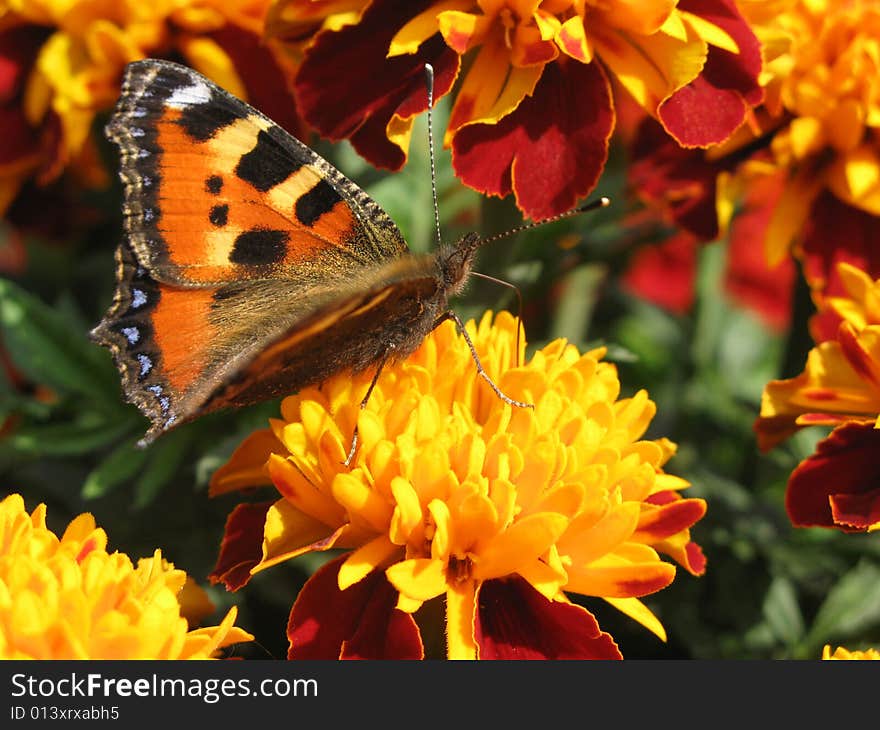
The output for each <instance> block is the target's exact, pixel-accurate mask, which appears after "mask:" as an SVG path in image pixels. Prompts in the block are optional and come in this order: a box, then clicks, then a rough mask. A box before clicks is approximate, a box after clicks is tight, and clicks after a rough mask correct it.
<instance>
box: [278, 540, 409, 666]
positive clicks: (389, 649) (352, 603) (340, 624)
mask: <svg viewBox="0 0 880 730" xmlns="http://www.w3.org/2000/svg"><path fill="white" fill-rule="evenodd" d="M347 557H348V555H341V556H339V557H338V558H336V559H335V560H331V561H330V562H329V563H327V564H326V565H324V566H323V567H322V568H321V569H320V570H318V571H317V572H316V573H315V574H314V575H313V576H312V577H311V578H309V580H308V581H307V582H306V584H305V585H304V586H303V588H302V590H301V591H300V593H299V596H297V599H296V603H294V604H293V610H291V612H290V620H289V622H288V624H287V638H288V639H289V640H290V649H289V650H288V652H287V658H288V659H422V658H424V649H423V647H422V640H421V636H420V635H419V629H418V626H417V625H416V622H415V621H414V620H413V617H412V616H410V615H409V614H408V613H404V612H403V611H400V610H398V609H396V608H395V605H396V604H397V591H396V590H395V589H394V587H393V586H392V585H391V584H390V583H389V582H388V580H387V579H386V578H385V572H384V570H374V571H373V572H372V573H370V574H369V575H368V576H367V577H366V578H364V579H363V580H361V581H360V582H358V583H355V584H354V585H353V586H350V587H349V588H346V589H345V590H344V591H340V590H339V582H338V576H339V568H340V566H341V565H342V563H343V562H345V559H346V558H347Z"/></svg>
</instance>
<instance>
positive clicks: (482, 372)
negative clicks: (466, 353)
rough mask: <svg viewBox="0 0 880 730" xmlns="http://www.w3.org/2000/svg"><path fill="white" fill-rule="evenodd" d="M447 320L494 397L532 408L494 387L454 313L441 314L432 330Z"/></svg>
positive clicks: (462, 325) (511, 403)
mask: <svg viewBox="0 0 880 730" xmlns="http://www.w3.org/2000/svg"><path fill="white" fill-rule="evenodd" d="M447 319H451V320H452V321H453V322H455V327H456V329H458V333H459V334H460V335H461V336H462V337H464V341H465V342H467V346H468V347H469V348H470V351H471V357H472V358H473V359H474V363H475V364H476V366H477V374H478V375H479V376H480V377H481V378H483V380H485V381H486V382H487V383H489V386H490V387H491V388H492V390H494V391H495V395H497V396H498V397H499V398H501V400H503V401H504V402H505V403H509V404H510V405H512V406H517V407H518V408H534V407H535V404H534V403H523V402H522V401H518V400H514V399H513V398H511V397H510V396H509V395H506V394H505V393H503V392H502V391H501V388H499V387H498V386H497V385H495V382H494V381H493V380H492V378H490V377H489V374H488V373H487V372H486V371H485V370H483V363H481V362H480V357H479V355H477V348H475V347H474V343H473V342H471V338H470V337H469V336H468V333H467V330H466V329H465V328H464V322H462V321H461V319H460V318H459V316H458V315H457V314H456V313H455V312H453V311H451V310H450V311H447V312H444V313H443V314H441V315H440V316H439V317H437V319H436V321H435V322H434V327H433V328H432V329H437V327H439V326H440V325H441V324H443V322H445V321H446V320H447Z"/></svg>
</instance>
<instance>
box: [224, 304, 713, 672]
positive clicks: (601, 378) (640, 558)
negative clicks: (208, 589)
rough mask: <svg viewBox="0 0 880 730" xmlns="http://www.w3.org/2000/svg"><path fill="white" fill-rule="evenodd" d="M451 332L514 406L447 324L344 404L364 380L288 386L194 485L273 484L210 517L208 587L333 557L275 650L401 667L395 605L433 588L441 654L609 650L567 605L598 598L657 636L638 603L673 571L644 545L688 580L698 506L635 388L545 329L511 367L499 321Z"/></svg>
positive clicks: (412, 634)
mask: <svg viewBox="0 0 880 730" xmlns="http://www.w3.org/2000/svg"><path fill="white" fill-rule="evenodd" d="M467 329H468V332H469V333H470V336H471V337H472V339H473V341H474V344H475V346H476V349H477V351H478V352H479V354H480V358H481V360H482V363H483V365H484V367H485V368H486V371H487V373H488V374H489V376H490V377H491V378H492V379H493V380H494V382H496V383H497V384H498V385H499V387H500V388H501V389H502V390H503V391H504V392H506V393H508V394H511V395H512V396H514V397H516V398H521V399H523V400H525V401H528V402H531V403H534V409H532V408H520V407H513V406H510V405H508V404H506V403H504V402H503V401H502V400H501V399H499V398H498V397H497V396H496V395H495V393H494V392H493V391H492V390H491V389H490V388H489V387H488V386H487V385H486V384H485V382H484V381H483V380H482V379H480V378H479V377H478V376H477V374H476V371H475V369H474V362H473V360H472V358H471V354H470V351H469V349H468V346H467V344H466V343H465V342H464V340H463V338H462V337H460V336H459V335H458V334H457V333H456V330H455V327H454V326H453V324H452V323H451V322H450V323H446V324H444V325H442V326H440V327H439V328H437V329H436V330H435V331H434V332H433V333H431V334H430V335H429V336H428V337H427V338H426V340H425V341H424V343H423V344H422V346H421V347H420V348H419V349H418V350H417V351H416V352H415V353H414V354H413V355H411V356H410V357H409V358H408V359H407V360H406V361H405V362H402V363H399V364H397V365H394V366H390V365H389V366H386V367H385V368H384V369H383V371H382V373H381V377H380V378H379V379H378V381H377V384H376V387H375V389H374V390H373V392H372V394H371V395H370V398H369V401H368V403H367V406H366V408H365V409H364V410H361V409H360V407H359V404H360V402H361V399H362V398H363V395H364V393H365V391H366V389H367V387H368V385H369V382H370V380H371V377H372V373H363V374H360V375H355V376H349V375H345V376H339V377H335V378H332V379H330V380H329V381H327V382H325V383H324V384H323V385H322V386H321V387H311V388H305V389H303V390H302V391H301V392H300V393H298V394H297V395H295V396H290V397H288V398H286V399H285V400H284V401H283V403H282V412H281V416H282V417H281V418H280V419H276V420H273V421H272V422H271V425H270V428H268V429H266V430H262V431H258V432H256V433H255V434H253V435H252V436H250V437H249V438H248V439H247V440H246V441H245V442H244V443H243V444H242V445H241V446H240V447H239V448H238V449H237V451H236V452H235V453H234V454H233V456H232V458H231V459H230V461H229V462H228V463H227V464H226V465H224V466H223V467H221V468H220V469H219V470H218V471H217V472H216V473H215V475H214V477H213V479H212V485H211V489H212V493H213V494H214V495H218V494H221V493H226V492H230V491H234V490H237V489H245V488H250V487H253V486H256V485H263V484H265V485H272V486H274V488H275V489H277V490H278V492H279V493H280V497H278V498H275V499H273V500H270V501H267V502H258V503H253V502H250V503H247V504H241V505H239V506H238V507H236V508H235V509H234V510H233V512H232V513H231V514H230V516H229V518H228V521H227V526H226V535H225V537H224V541H223V545H222V548H221V554H220V557H219V559H218V564H217V567H216V569H215V572H214V574H213V579H214V580H216V581H222V582H223V583H225V585H226V586H227V588H230V589H233V590H234V589H238V588H240V587H241V586H243V585H245V584H246V583H247V581H248V580H249V579H250V576H251V575H252V574H254V573H256V572H258V571H261V570H264V569H266V568H268V567H270V566H272V565H275V564H277V563H280V562H282V561H286V560H288V559H290V558H293V557H295V556H297V555H301V554H303V553H308V552H314V551H325V550H329V549H331V548H342V549H345V550H347V551H348V552H346V553H344V554H343V555H341V556H339V557H336V558H335V559H333V560H331V561H330V562H329V563H327V564H326V565H325V566H324V567H323V568H321V569H320V570H319V571H318V572H317V573H315V575H313V576H312V577H311V579H310V580H309V581H308V583H307V584H306V585H305V587H304V588H303V590H302V592H301V593H300V595H299V597H298V598H297V600H296V603H295V605H294V606H293V610H292V611H291V616H290V624H289V629H288V635H289V638H290V652H289V655H290V657H292V658H355V657H374V658H375V657H397V658H421V657H422V656H423V651H424V650H423V644H422V639H421V634H420V631H419V625H418V624H417V623H416V621H415V618H414V614H416V612H417V611H419V609H421V608H422V607H423V606H425V604H429V603H430V604H432V605H440V606H442V602H443V601H444V599H445V607H446V639H447V654H448V656H449V657H450V658H475V657H479V658H484V659H485V658H575V657H580V658H590V657H593V658H595V657H600V658H619V656H620V654H619V652H618V649H617V647H616V645H615V644H614V641H613V640H612V638H611V637H610V636H609V635H608V634H607V633H604V632H602V631H601V630H600V628H599V626H598V624H597V622H596V620H595V618H594V617H593V615H592V614H591V613H590V612H589V611H587V610H586V609H585V608H583V607H581V606H579V605H577V604H575V603H572V602H571V601H570V599H569V598H568V596H569V595H571V594H581V595H582V596H593V597H599V598H604V599H605V600H606V601H608V602H609V603H610V604H611V605H613V606H614V607H616V608H617V609H619V610H621V611H623V612H624V613H626V614H627V615H629V616H631V617H632V618H634V619H635V620H636V621H639V622H640V623H642V624H643V625H644V626H646V627H647V628H648V629H649V630H651V631H653V632H654V633H656V634H657V635H659V636H661V637H664V633H663V628H662V626H661V624H660V623H659V621H658V620H657V618H656V617H655V616H654V615H653V614H652V613H651V612H650V610H649V609H648V608H647V607H646V606H645V605H644V604H643V603H642V602H641V601H640V600H639V597H641V596H645V595H648V594H651V593H653V592H655V591H658V590H660V589H662V588H664V587H665V586H667V585H669V583H670V582H671V581H672V580H673V578H674V575H675V567H674V565H672V564H671V563H669V562H665V561H663V560H661V559H660V553H665V554H666V555H668V556H671V557H672V558H673V560H675V561H676V562H678V563H679V564H680V565H682V566H683V567H684V568H685V569H686V570H688V571H689V572H691V573H693V574H701V573H702V572H703V569H704V559H703V556H702V553H701V551H700V549H699V547H698V546H697V545H696V544H694V543H693V542H691V540H690V535H689V528H690V527H691V526H692V525H693V524H694V523H695V522H696V521H697V520H699V519H700V518H701V517H702V515H703V513H704V510H705V504H704V502H703V501H702V500H699V499H682V498H681V497H680V496H679V494H678V491H679V490H681V489H683V488H685V487H687V486H688V485H687V482H685V481H684V480H682V479H680V478H677V477H674V476H672V475H669V474H666V473H665V472H664V471H663V465H664V463H665V462H666V461H667V459H669V457H670V456H672V454H673V453H674V451H675V448H674V445H673V444H671V443H670V442H669V441H668V440H666V439H658V440H643V438H642V437H643V435H644V433H645V430H646V428H647V427H648V425H649V423H650V421H651V418H652V417H653V415H654V411H655V406H654V404H653V403H652V402H651V401H650V400H649V398H648V396H647V394H646V393H645V392H644V391H640V392H639V393H637V394H636V395H635V396H633V397H631V398H624V399H619V395H620V384H619V382H618V379H617V373H616V370H615V368H614V366H613V365H611V364H609V363H606V362H603V361H602V356H603V354H604V352H603V350H594V351H590V352H586V353H583V354H581V353H579V352H578V350H577V348H575V347H574V346H573V345H571V344H568V343H566V342H565V341H564V340H557V341H554V342H552V343H550V344H549V345H547V346H546V347H544V348H542V349H540V350H538V351H537V352H535V354H534V355H533V357H532V358H531V359H530V360H529V361H528V362H527V363H525V364H523V365H520V366H518V367H517V366H515V365H514V363H515V361H516V360H517V353H516V343H517V322H516V320H515V319H514V318H513V317H511V316H510V315H509V314H507V313H501V314H499V315H498V317H497V318H496V319H495V321H494V322H493V321H492V318H491V315H490V314H487V315H486V316H485V317H484V318H483V319H482V321H481V322H480V324H479V325H474V323H470V324H468V327H467ZM524 352H525V346H524V345H523V346H522V348H521V350H520V353H519V356H520V359H522V357H523V355H524ZM355 424H357V429H358V434H359V446H358V450H357V453H356V456H355V459H354V461H353V462H352V465H351V467H350V468H348V467H346V466H344V464H343V462H344V460H345V458H346V453H347V452H348V450H349V444H350V441H351V435H352V433H353V431H354V428H355ZM435 601H438V602H437V603H432V602H435ZM441 610H442V609H441ZM429 614H430V610H428V609H427V607H426V611H423V612H420V613H419V614H418V615H419V616H425V615H429ZM421 628H422V629H423V630H424V628H425V626H422V627H421Z"/></svg>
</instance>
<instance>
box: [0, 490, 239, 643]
mask: <svg viewBox="0 0 880 730" xmlns="http://www.w3.org/2000/svg"><path fill="white" fill-rule="evenodd" d="M206 607H207V610H206ZM210 610H212V609H211V607H210V601H208V599H207V596H206V595H205V593H204V591H202V590H201V589H200V588H198V587H197V586H196V585H195V584H194V583H193V582H192V581H191V580H190V579H188V578H187V575H186V573H184V572H183V571H182V570H177V569H175V568H174V566H173V565H172V564H171V563H169V562H167V561H166V560H164V559H163V558H162V554H161V552H160V551H159V550H156V552H155V554H154V555H153V557H151V558H144V559H142V560H139V561H138V563H137V566H135V565H133V564H132V562H131V560H130V559H129V558H128V556H127V555H124V554H122V553H118V552H114V553H108V552H107V535H106V533H105V532H104V530H102V529H101V528H100V527H96V525H95V520H94V518H93V517H92V515H90V514H88V513H84V514H81V515H79V516H78V517H76V518H75V519H74V520H73V521H72V522H71V523H70V524H69V525H68V526H67V529H66V530H65V531H64V534H63V535H61V537H60V538H59V537H58V536H57V535H56V534H55V533H54V532H52V531H51V530H49V529H48V528H47V527H46V506H45V505H43V504H41V505H39V506H38V507H37V508H36V509H35V510H34V511H33V512H32V513H30V514H28V513H27V511H26V510H25V505H24V500H23V499H22V498H21V496H20V495H18V494H11V495H9V496H8V497H6V498H5V499H4V500H3V501H2V502H0V658H2V659H210V658H212V657H214V656H216V655H217V654H218V652H219V650H220V649H222V648H223V647H226V646H229V645H230V644H235V643H238V642H241V641H251V640H252V639H253V637H252V636H251V635H250V634H248V633H247V632H245V631H243V630H241V629H239V628H237V627H236V626H234V625H233V624H234V622H235V616H236V609H235V608H234V607H233V608H232V609H230V610H229V613H227V614H226V617H225V618H224V619H223V622H222V623H221V624H220V626H210V627H206V628H201V629H195V630H192V631H191V630H189V627H188V620H190V621H195V620H197V619H199V618H201V617H202V616H204V615H205V614H206V613H208V612H210Z"/></svg>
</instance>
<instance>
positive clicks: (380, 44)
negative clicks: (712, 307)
mask: <svg viewBox="0 0 880 730" xmlns="http://www.w3.org/2000/svg"><path fill="white" fill-rule="evenodd" d="M267 33H268V35H269V36H270V37H271V38H273V39H277V40H280V41H282V42H283V43H285V44H286V46H287V47H288V48H289V49H290V52H291V54H292V55H294V56H296V57H297V58H298V59H301V63H300V65H299V67H298V70H297V74H296V78H295V80H294V91H295V93H296V97H297V101H298V103H299V105H300V108H301V111H302V114H303V116H304V118H305V119H306V120H307V121H308V122H309V123H310V124H311V125H312V126H314V128H315V129H317V130H318V131H319V132H320V133H321V134H323V135H325V136H327V137H330V138H331V139H340V138H343V137H346V138H349V139H350V140H351V141H352V143H353V144H354V146H355V147H356V148H357V149H358V151H359V152H360V153H361V154H362V155H364V156H365V157H366V158H367V159H368V160H370V162H372V163H373V164H375V165H379V166H383V167H388V168H391V169H397V168H399V167H401V166H402V165H403V163H404V161H405V159H406V152H407V149H408V145H409V136H410V133H411V130H412V123H413V120H414V118H415V116H416V115H417V114H419V113H420V112H422V111H424V110H425V108H426V105H427V100H426V94H425V85H424V74H423V71H422V69H423V66H424V64H425V63H426V62H429V63H431V64H432V66H433V67H434V69H435V73H436V78H435V82H434V83H435V87H434V93H435V98H440V97H442V96H444V95H446V94H447V93H449V92H450V91H451V90H452V89H453V84H454V83H455V82H456V80H457V81H458V83H457V86H456V91H455V99H454V101H453V104H452V110H451V115H450V119H449V123H448V128H447V134H446V143H447V145H448V146H450V147H451V148H452V160H453V165H454V167H455V170H456V173H457V174H458V176H459V177H460V178H461V179H462V180H463V181H464V183H465V184H467V185H469V186H470V187H473V188H475V189H476V190H479V191H481V192H483V193H485V194H487V195H496V196H506V195H508V194H511V193H512V194H513V195H514V196H515V198H516V202H517V205H518V206H519V208H520V209H521V210H522V211H523V212H524V213H525V214H526V215H528V216H530V217H532V218H536V219H537V218H546V217H549V216H552V215H554V214H558V213H562V212H564V211H566V210H568V209H569V208H571V207H572V206H573V205H574V204H575V202H576V201H577V199H578V198H579V197H581V196H583V195H585V194H587V193H588V192H589V191H590V190H592V188H593V187H594V186H595V184H596V182H597V180H598V178H599V175H600V173H601V172H602V169H603V167H604V165H605V162H606V159H607V155H608V140H609V138H610V136H611V132H612V130H613V128H614V123H615V112H614V104H613V101H612V87H611V81H612V79H613V80H616V81H617V82H618V83H619V85H620V87H621V88H622V89H625V90H626V92H628V94H630V95H631V96H632V97H633V98H634V99H635V100H636V102H637V103H638V104H639V105H640V106H641V107H642V108H643V109H644V110H645V111H646V112H647V113H648V114H650V115H651V116H652V117H654V118H656V119H658V120H659V121H660V122H661V123H662V125H663V127H664V129H665V130H666V131H667V133H668V134H669V135H671V136H672V137H673V138H674V139H675V140H676V142H677V143H678V144H680V145H684V146H688V147H694V146H698V147H705V146H708V145H711V144H715V143H717V142H720V141H722V140H724V139H726V138H727V137H729V136H730V134H731V133H732V132H733V131H734V130H735V129H736V128H737V127H738V126H739V125H740V124H742V122H743V121H744V120H745V118H746V115H747V112H748V110H749V109H750V108H751V107H752V106H754V105H755V104H757V103H758V102H760V100H761V98H762V90H761V88H760V86H759V84H758V80H757V79H758V74H759V72H760V68H761V55H760V50H759V46H758V41H757V39H756V37H755V35H754V34H753V33H752V31H751V30H750V28H749V27H748V25H747V24H746V22H745V21H744V20H743V18H742V16H741V15H740V13H739V11H738V10H737V9H736V6H735V5H734V3H733V2H732V1H729V0H691V1H687V0H685V1H682V2H675V1H674V0H651V1H650V2H643V3H639V4H638V6H636V5H633V4H632V3H630V2H622V1H617V0H613V1H612V2H602V3H599V2H593V1H592V0H587V1H586V2H585V1H584V0H543V1H539V0H433V1H426V0H420V1H419V2H411V1H410V0H406V1H403V0H371V1H369V2H368V1H366V0H361V2H342V1H339V2H328V3H312V2H305V1H303V0H277V1H276V2H275V4H274V6H273V13H272V15H271V16H270V20H269V23H268V25H267ZM340 98H345V99H346V101H347V103H346V104H345V105H340V104H338V103H337V100H338V99H340Z"/></svg>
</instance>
